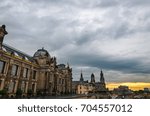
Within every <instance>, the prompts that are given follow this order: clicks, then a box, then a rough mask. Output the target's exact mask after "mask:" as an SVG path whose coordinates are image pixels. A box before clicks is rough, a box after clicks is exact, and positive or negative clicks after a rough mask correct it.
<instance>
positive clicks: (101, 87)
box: [77, 71, 107, 94]
mask: <svg viewBox="0 0 150 116" xmlns="http://www.w3.org/2000/svg"><path fill="white" fill-rule="evenodd" d="M83 80H84V79H83V74H82V72H81V77H80V82H79V83H78V85H77V94H92V93H100V92H106V91H107V89H106V84H105V79H104V75H103V72H102V71H101V72H100V82H96V81H95V75H94V74H93V73H92V74H91V81H90V82H88V81H83Z"/></svg>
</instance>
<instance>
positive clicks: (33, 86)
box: [32, 84, 35, 92]
mask: <svg viewBox="0 0 150 116" xmlns="http://www.w3.org/2000/svg"><path fill="white" fill-rule="evenodd" d="M34 88H35V84H32V91H33V92H34Z"/></svg>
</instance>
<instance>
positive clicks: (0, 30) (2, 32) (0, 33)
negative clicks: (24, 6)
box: [0, 25, 8, 49]
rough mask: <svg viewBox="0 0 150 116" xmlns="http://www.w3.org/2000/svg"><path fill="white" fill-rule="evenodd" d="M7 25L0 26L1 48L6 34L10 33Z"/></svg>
mask: <svg viewBox="0 0 150 116" xmlns="http://www.w3.org/2000/svg"><path fill="white" fill-rule="evenodd" d="M5 27H6V26H5V25H2V26H1V27H0V49H2V44H3V40H4V36H5V35H7V34H8V32H7V31H6V29H5Z"/></svg>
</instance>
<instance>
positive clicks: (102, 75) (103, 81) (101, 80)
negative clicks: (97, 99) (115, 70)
mask: <svg viewBox="0 0 150 116" xmlns="http://www.w3.org/2000/svg"><path fill="white" fill-rule="evenodd" d="M100 82H101V83H105V79H104V74H103V71H102V70H101V72H100Z"/></svg>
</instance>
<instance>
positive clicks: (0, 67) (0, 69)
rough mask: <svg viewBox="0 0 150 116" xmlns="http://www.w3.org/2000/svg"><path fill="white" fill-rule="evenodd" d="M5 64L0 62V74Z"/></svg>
mask: <svg viewBox="0 0 150 116" xmlns="http://www.w3.org/2000/svg"><path fill="white" fill-rule="evenodd" d="M5 64H6V63H5V62H4V61H1V60H0V73H4V68H5Z"/></svg>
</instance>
